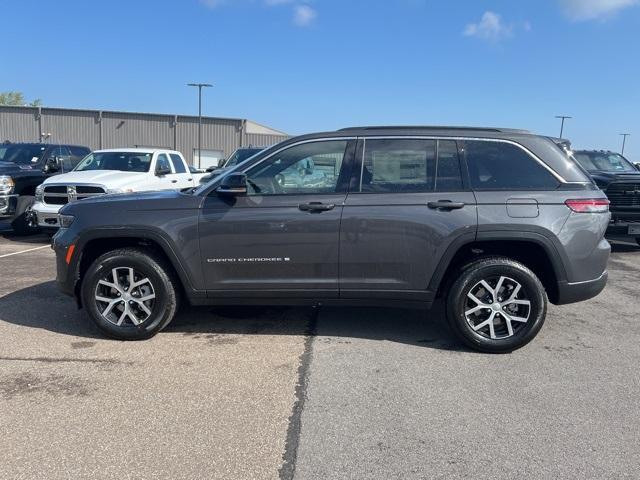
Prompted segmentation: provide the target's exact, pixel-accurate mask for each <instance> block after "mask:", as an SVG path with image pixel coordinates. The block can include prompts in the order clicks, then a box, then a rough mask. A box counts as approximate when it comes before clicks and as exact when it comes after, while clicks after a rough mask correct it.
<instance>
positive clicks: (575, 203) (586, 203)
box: [564, 198, 610, 213]
mask: <svg viewBox="0 0 640 480" xmlns="http://www.w3.org/2000/svg"><path fill="white" fill-rule="evenodd" d="M609 203H610V202H609V200H607V199H606V198H580V199H576V200H567V201H566V202H564V204H565V205H566V206H567V207H569V208H570V209H571V210H573V211H574V212H576V213H606V212H608V211H609Z"/></svg>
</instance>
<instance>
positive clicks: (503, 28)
mask: <svg viewBox="0 0 640 480" xmlns="http://www.w3.org/2000/svg"><path fill="white" fill-rule="evenodd" d="M462 34H463V35H464V36H465V37H477V38H481V39H483V40H489V41H492V42H497V41H500V40H502V39H504V38H509V37H511V36H512V35H513V25H507V24H505V23H504V22H503V21H502V17H501V16H500V15H499V14H497V13H494V12H490V11H486V12H484V13H483V14H482V18H481V19H480V21H479V22H477V23H469V24H468V25H467V26H466V27H465V29H464V31H463V32H462Z"/></svg>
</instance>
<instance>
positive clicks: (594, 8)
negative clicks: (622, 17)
mask: <svg viewBox="0 0 640 480" xmlns="http://www.w3.org/2000/svg"><path fill="white" fill-rule="evenodd" d="M638 3H640V2H639V0H560V5H561V6H562V8H563V10H564V13H565V14H566V15H567V16H568V17H569V18H570V19H571V20H574V21H582V20H594V19H597V18H606V17H610V16H611V15H614V14H615V13H617V12H618V11H620V10H622V9H623V8H627V7H631V6H633V5H638Z"/></svg>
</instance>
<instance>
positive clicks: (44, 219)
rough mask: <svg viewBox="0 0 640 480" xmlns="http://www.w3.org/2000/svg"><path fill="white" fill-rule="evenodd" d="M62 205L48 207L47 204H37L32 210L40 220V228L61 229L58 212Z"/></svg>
mask: <svg viewBox="0 0 640 480" xmlns="http://www.w3.org/2000/svg"><path fill="white" fill-rule="evenodd" d="M60 208H62V205H47V204H46V203H42V202H36V203H34V204H33V207H31V210H32V211H33V212H34V213H35V214H36V217H37V218H38V226H39V227H43V228H59V227H60V223H59V221H58V212H59V211H60Z"/></svg>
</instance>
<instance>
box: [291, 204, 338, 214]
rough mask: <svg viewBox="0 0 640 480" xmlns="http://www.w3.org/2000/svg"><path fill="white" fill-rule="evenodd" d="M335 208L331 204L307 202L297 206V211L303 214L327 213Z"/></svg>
mask: <svg viewBox="0 0 640 480" xmlns="http://www.w3.org/2000/svg"><path fill="white" fill-rule="evenodd" d="M335 207H336V206H335V204H333V203H322V202H309V203H301V204H300V205H298V209H300V210H302V211H303V212H327V211H329V210H333V209H334V208H335Z"/></svg>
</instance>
